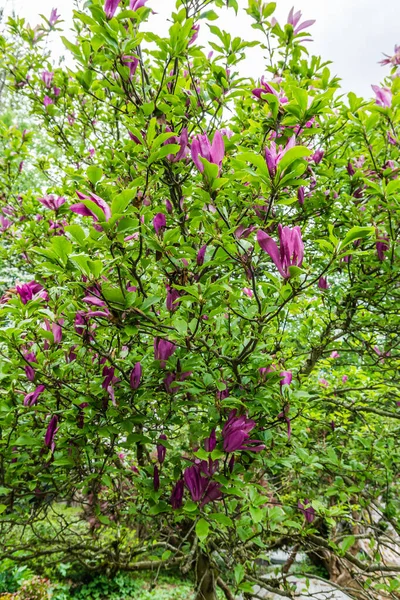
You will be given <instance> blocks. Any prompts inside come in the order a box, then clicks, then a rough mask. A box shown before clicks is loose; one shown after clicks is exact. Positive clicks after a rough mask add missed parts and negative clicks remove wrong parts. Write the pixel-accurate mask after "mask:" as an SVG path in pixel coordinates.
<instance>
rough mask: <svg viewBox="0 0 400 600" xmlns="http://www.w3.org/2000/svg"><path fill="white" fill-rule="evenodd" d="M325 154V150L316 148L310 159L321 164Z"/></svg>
mask: <svg viewBox="0 0 400 600" xmlns="http://www.w3.org/2000/svg"><path fill="white" fill-rule="evenodd" d="M324 154H325V152H324V151H323V150H321V149H319V150H316V151H315V152H314V154H313V155H312V156H311V157H310V160H312V161H313V162H314V163H315V164H316V165H319V163H320V162H321V160H322V159H323V158H324Z"/></svg>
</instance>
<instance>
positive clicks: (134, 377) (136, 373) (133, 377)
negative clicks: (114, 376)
mask: <svg viewBox="0 0 400 600" xmlns="http://www.w3.org/2000/svg"><path fill="white" fill-rule="evenodd" d="M141 379H142V365H141V364H140V362H137V363H136V364H135V366H134V367H133V369H132V371H131V374H130V377H129V383H130V384H131V388H132V389H133V390H137V389H138V387H139V385H140V381H141Z"/></svg>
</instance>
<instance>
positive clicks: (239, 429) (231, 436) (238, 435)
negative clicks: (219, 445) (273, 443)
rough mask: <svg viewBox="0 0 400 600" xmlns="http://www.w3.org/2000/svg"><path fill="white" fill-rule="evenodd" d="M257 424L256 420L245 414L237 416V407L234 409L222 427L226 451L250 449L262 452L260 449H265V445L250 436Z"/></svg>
mask: <svg viewBox="0 0 400 600" xmlns="http://www.w3.org/2000/svg"><path fill="white" fill-rule="evenodd" d="M255 426H256V422H255V421H253V420H252V419H248V418H247V417H246V416H245V415H241V416H237V411H236V409H234V410H232V411H231V412H230V414H229V417H228V420H227V421H226V423H225V425H224V427H223V429H222V437H223V439H224V444H223V448H224V451H225V452H235V451H236V450H249V451H251V452H260V450H263V449H264V448H265V445H264V444H263V443H262V442H261V440H252V439H250V437H249V433H250V431H251V430H252V429H254V427H255Z"/></svg>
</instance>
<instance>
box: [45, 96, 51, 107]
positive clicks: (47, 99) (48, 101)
mask: <svg viewBox="0 0 400 600" xmlns="http://www.w3.org/2000/svg"><path fill="white" fill-rule="evenodd" d="M43 104H44V105H45V107H46V108H47V107H48V106H49V105H50V104H53V100H52V99H51V98H49V96H45V97H44V98H43Z"/></svg>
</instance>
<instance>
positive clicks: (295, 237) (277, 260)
mask: <svg viewBox="0 0 400 600" xmlns="http://www.w3.org/2000/svg"><path fill="white" fill-rule="evenodd" d="M278 235H279V240H280V248H278V246H277V244H276V242H275V241H274V240H273V239H272V238H271V237H270V236H269V235H268V234H267V233H265V232H264V231H262V230H261V229H259V230H258V232H257V241H258V243H259V245H260V246H261V248H262V249H263V250H264V252H267V254H269V256H270V257H271V258H272V260H273V262H274V264H275V266H276V268H277V269H278V271H279V273H280V274H281V275H282V277H284V278H285V279H287V278H288V277H290V272H289V267H291V266H298V267H301V265H302V263H303V257H304V245H303V240H302V239H301V230H300V227H299V226H298V225H296V226H295V227H293V228H292V229H290V227H282V225H281V224H279V225H278Z"/></svg>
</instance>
